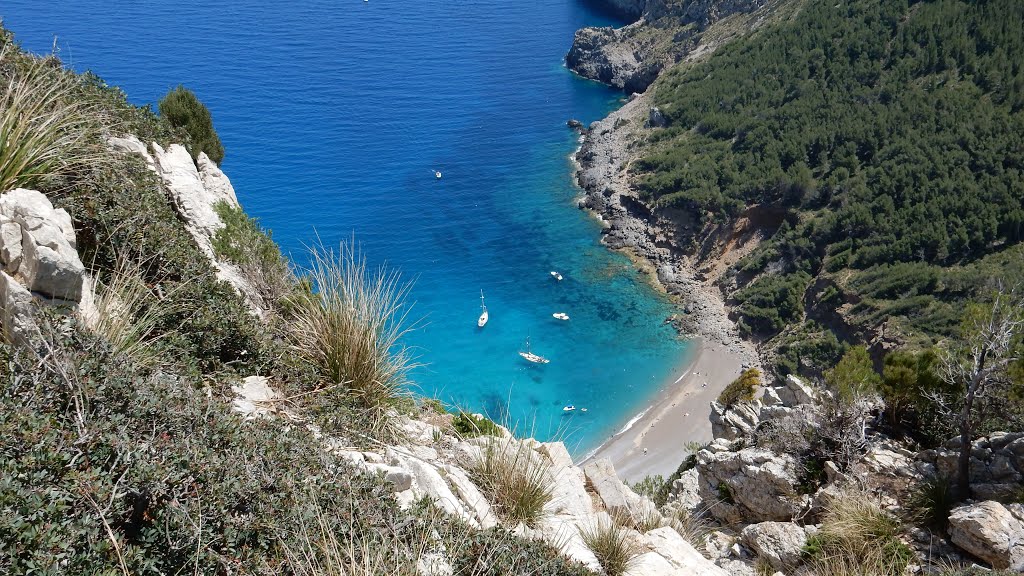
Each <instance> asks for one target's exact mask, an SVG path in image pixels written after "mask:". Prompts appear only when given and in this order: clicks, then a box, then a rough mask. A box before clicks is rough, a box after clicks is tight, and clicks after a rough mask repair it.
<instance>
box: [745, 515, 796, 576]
mask: <svg viewBox="0 0 1024 576" xmlns="http://www.w3.org/2000/svg"><path fill="white" fill-rule="evenodd" d="M740 537H741V538H742V539H743V543H744V544H746V545H747V546H748V547H750V548H751V549H753V550H754V551H756V552H757V554H758V556H760V557H761V558H763V559H765V560H767V561H768V563H769V564H771V565H772V568H775V569H776V570H783V571H787V570H790V569H792V568H795V567H796V566H797V565H798V564H800V555H801V553H802V552H803V547H804V544H806V543H807V533H806V532H804V530H803V528H801V527H800V526H797V525H796V524H793V523H792V522H761V523H759V524H751V525H749V526H747V527H746V528H744V529H743V532H741V533H740Z"/></svg>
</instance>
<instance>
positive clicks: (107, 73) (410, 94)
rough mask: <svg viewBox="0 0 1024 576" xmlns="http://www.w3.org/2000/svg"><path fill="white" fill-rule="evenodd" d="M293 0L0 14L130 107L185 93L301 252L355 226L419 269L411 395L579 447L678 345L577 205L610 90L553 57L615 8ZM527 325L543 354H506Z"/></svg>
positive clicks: (243, 182)
mask: <svg viewBox="0 0 1024 576" xmlns="http://www.w3.org/2000/svg"><path fill="white" fill-rule="evenodd" d="M293 4H298V3H290V2H271V1H269V0H244V1H240V2H235V3H232V7H231V8H225V7H218V6H217V5H216V4H215V3H208V2H199V1H197V0H179V1H176V2H173V3H167V2H161V1H156V0H142V1H137V2H130V3H129V2H102V1H100V0H82V1H77V2H57V1H52V0H31V1H29V0H13V1H12V0H7V1H5V2H4V3H3V6H0V17H3V19H4V23H5V25H6V26H7V27H8V28H10V29H12V30H13V31H14V32H15V34H16V37H17V38H18V39H19V40H20V41H21V42H22V44H23V46H25V47H26V48H28V49H30V50H32V51H36V52H48V51H49V50H50V48H51V46H53V44H54V36H55V35H56V37H57V42H56V45H57V46H58V48H59V50H60V53H59V55H60V57H61V58H62V59H63V60H64V62H65V63H67V64H69V65H71V66H73V67H74V68H76V69H78V70H85V69H91V70H93V71H94V72H96V73H97V74H99V75H100V76H101V77H103V78H104V79H105V80H107V82H108V83H110V84H114V85H117V86H120V87H122V88H123V89H124V90H125V91H126V92H127V93H128V95H129V97H130V98H131V100H132V101H133V102H136V103H139V104H143V103H153V102H155V101H156V100H158V99H159V97H160V96H161V95H163V94H164V93H165V92H166V91H167V90H168V89H169V88H171V87H173V86H174V85H176V84H178V83H183V84H185V85H186V86H188V87H190V88H192V89H193V90H194V91H195V92H196V93H197V94H198V95H199V97H200V99H202V100H203V101H204V102H205V103H206V104H207V105H208V106H209V108H210V109H211V111H212V112H213V117H214V121H215V124H216V128H217V130H218V132H219V134H220V136H221V139H222V140H223V143H224V146H225V148H226V150H227V155H226V157H225V160H224V163H223V168H224V170H225V172H226V173H227V174H228V176H229V177H230V178H231V179H232V182H233V183H234V185H235V188H236V190H237V192H238V196H239V199H240V200H241V202H242V204H243V206H244V207H245V208H246V210H247V211H248V212H249V213H250V214H252V215H254V216H256V217H258V218H260V220H261V222H262V223H263V225H264V226H266V227H268V228H270V229H272V230H273V235H274V238H275V240H277V241H278V242H279V243H280V244H281V245H282V246H283V248H284V249H285V251H286V252H289V253H290V254H291V255H292V257H293V259H294V260H295V261H297V262H299V263H301V262H302V261H303V259H304V257H303V247H304V246H305V245H308V244H309V243H311V242H313V241H314V240H315V235H316V234H319V237H320V238H321V239H322V240H323V241H324V242H325V243H326V244H335V243H337V242H338V241H339V240H341V239H344V238H348V237H349V236H350V235H352V234H355V236H356V237H357V238H358V239H359V240H361V242H362V244H363V249H364V251H365V253H366V255H367V256H368V258H369V260H370V261H371V262H372V263H375V264H381V263H385V262H386V263H387V264H388V265H389V266H394V267H398V268H400V269H401V271H402V272H403V274H404V275H405V276H406V277H407V278H409V279H415V282H416V283H415V287H414V289H413V291H412V297H413V299H414V300H415V301H416V305H415V308H414V310H413V316H415V317H423V322H422V325H423V327H422V328H421V329H419V330H417V331H415V332H414V333H413V334H412V335H411V336H410V337H409V338H408V343H409V344H410V345H412V346H414V347H415V348H416V351H417V355H418V356H419V359H420V361H422V362H424V363H425V364H426V366H424V367H423V368H421V369H418V370H417V371H416V372H415V373H414V378H415V380H416V383H417V386H418V387H419V388H420V390H421V391H422V392H424V393H427V394H432V395H437V396H438V397H440V398H442V399H443V400H446V401H449V402H453V403H457V404H458V405H460V406H464V407H466V408H469V409H472V410H478V411H482V412H486V413H487V414H489V415H491V416H492V417H495V418H499V419H505V420H508V421H510V422H512V423H513V424H514V425H516V426H517V427H518V429H519V430H520V431H524V432H530V433H532V434H534V435H536V436H538V437H540V438H548V437H551V436H553V435H561V436H562V437H564V438H565V439H566V441H567V444H569V445H570V448H571V449H572V450H573V451H574V453H576V454H577V455H581V454H583V453H585V452H586V451H588V450H590V449H592V448H594V447H596V446H597V445H598V444H599V443H600V442H602V441H603V440H605V439H606V438H607V437H609V436H610V435H611V434H612V433H614V432H615V431H616V430H617V429H618V428H620V427H621V426H622V425H623V424H624V423H625V422H626V421H627V420H628V419H629V418H630V417H631V416H632V415H633V414H635V413H636V412H639V411H640V410H642V409H643V408H644V407H646V405H647V404H648V403H649V402H650V400H651V398H652V396H653V395H654V394H655V393H656V392H657V390H658V388H659V387H660V386H662V385H664V383H665V380H666V379H667V378H668V377H669V375H670V373H671V371H672V369H673V367H675V366H677V365H678V364H679V363H680V361H681V357H682V355H683V354H685V349H686V344H685V342H682V341H680V340H678V339H677V338H676V337H675V335H674V331H673V330H672V329H671V327H669V326H667V325H665V324H664V322H663V321H664V319H665V317H666V316H668V315H669V314H671V313H672V307H671V305H670V304H669V303H668V302H666V301H665V300H664V299H663V298H662V297H661V296H659V295H658V294H657V293H656V292H655V291H654V290H652V289H650V288H649V287H648V286H647V285H646V284H645V283H644V282H643V280H642V278H640V277H639V276H638V275H637V273H636V271H635V270H634V269H633V267H632V266H631V264H630V263H629V262H628V261H627V260H626V259H625V258H623V257H621V256H620V255H617V254H613V253H611V252H609V251H608V250H606V249H605V248H603V247H602V246H601V245H600V244H599V233H600V226H599V225H598V223H597V222H596V221H594V220H593V219H592V218H591V217H589V216H588V215H587V214H586V213H584V212H581V211H579V210H577V209H576V207H575V201H574V197H575V196H576V194H577V191H576V189H575V188H574V186H573V182H572V178H571V165H570V161H569V158H568V156H569V154H570V153H571V152H572V151H573V149H574V148H575V146H576V138H575V134H574V133H572V132H571V131H569V130H568V129H567V128H566V126H565V121H566V120H567V119H569V118H578V119H581V120H583V121H584V122H590V121H593V120H596V119H599V118H601V117H602V116H604V115H605V114H607V112H608V111H610V110H611V109H613V108H614V107H615V106H617V105H618V104H619V97H620V95H619V94H617V93H614V92H612V91H611V90H609V89H607V88H605V87H602V86H600V85H598V84H595V83H592V82H588V81H584V80H580V79H578V78H576V77H574V76H573V75H572V74H571V73H570V72H569V71H567V70H566V69H565V68H564V66H563V63H562V57H563V55H564V53H565V52H566V50H567V49H568V47H569V45H570V44H571V42H572V36H573V31H574V30H575V29H576V28H578V27H580V26H584V25H595V24H608V23H610V22H609V21H608V20H606V19H605V17H603V16H602V15H600V14H597V13H595V12H593V11H592V10H591V9H590V8H588V7H587V6H586V5H585V3H583V2H581V1H580V0H547V1H543V2H542V1H526V2H523V1H515V2H514V1H511V0H505V1H494V2H480V1H474V0H468V1H463V2H450V1H448V2H442V1H440V0H416V1H412V0H401V1H387V0H369V1H368V2H364V1H362V0H341V1H333V2H324V1H317V2H307V3H303V4H302V6H301V7H296V6H295V5H293ZM435 170H438V171H441V172H442V176H443V177H442V178H441V179H436V178H435V177H434V171H435ZM551 270H557V271H559V272H561V273H562V274H563V276H564V280H563V281H561V282H556V281H555V280H554V279H553V278H552V277H551V276H550V275H549V271H551ZM481 289H482V290H483V291H484V293H485V294H486V297H487V305H488V309H489V310H490V322H489V323H488V324H487V326H486V327H485V328H484V329H483V330H478V329H477V327H476V320H477V316H478V315H479V313H480V307H479V304H480V299H479V293H480V290H481ZM553 312H566V313H567V314H569V315H570V318H571V319H570V320H569V321H568V322H561V321H559V320H556V319H554V318H552V316H551V314H552V313H553ZM528 336H529V337H530V338H531V341H532V347H533V351H534V352H536V353H538V354H542V355H544V356H546V357H548V358H550V360H551V362H550V364H547V365H544V366H537V365H533V364H529V363H527V362H525V361H524V360H522V359H521V358H520V357H519V356H518V355H517V353H516V352H517V351H518V350H520V349H521V348H522V345H523V342H524V340H525V339H526V338H527V337H528ZM566 404H574V405H576V406H577V407H586V408H588V411H587V412H586V413H582V412H580V411H577V412H576V413H574V414H571V415H565V414H563V411H562V407H563V406H564V405H566Z"/></svg>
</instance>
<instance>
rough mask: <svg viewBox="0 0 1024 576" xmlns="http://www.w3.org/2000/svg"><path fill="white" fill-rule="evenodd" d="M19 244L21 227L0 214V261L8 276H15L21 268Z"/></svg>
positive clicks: (20, 241)
mask: <svg viewBox="0 0 1024 576" xmlns="http://www.w3.org/2000/svg"><path fill="white" fill-rule="evenodd" d="M21 243H22V239H21V225H19V224H18V223H17V222H15V221H14V220H13V219H11V218H10V217H9V216H6V215H4V214H0V260H3V264H4V269H5V270H6V271H7V272H8V273H9V274H16V273H17V272H18V268H19V267H21Z"/></svg>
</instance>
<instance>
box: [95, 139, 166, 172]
mask: <svg viewBox="0 0 1024 576" xmlns="http://www.w3.org/2000/svg"><path fill="white" fill-rule="evenodd" d="M107 144H109V145H110V147H111V148H113V149H114V150H117V151H118V152H124V153H127V154H138V155H139V156H142V159H143V160H145V161H146V166H147V167H148V168H149V169H150V170H152V171H153V172H156V171H157V170H156V161H154V160H153V156H152V155H150V153H149V150H147V149H146V145H145V144H143V143H142V141H141V140H139V139H138V138H136V137H135V136H132V135H130V134H129V135H128V136H125V137H123V138H121V137H117V136H111V137H109V138H107Z"/></svg>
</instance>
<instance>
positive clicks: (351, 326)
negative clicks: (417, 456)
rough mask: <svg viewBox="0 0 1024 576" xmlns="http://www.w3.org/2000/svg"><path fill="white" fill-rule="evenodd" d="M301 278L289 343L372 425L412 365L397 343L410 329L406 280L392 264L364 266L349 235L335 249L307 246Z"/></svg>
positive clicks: (402, 393) (380, 420)
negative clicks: (304, 288)
mask: <svg viewBox="0 0 1024 576" xmlns="http://www.w3.org/2000/svg"><path fill="white" fill-rule="evenodd" d="M306 277H307V278H308V280H309V281H310V282H311V284H312V291H310V292H308V293H305V294H302V295H300V296H298V297H297V300H296V302H294V304H293V306H292V310H293V314H294V318H292V319H291V322H289V335H290V337H291V340H292V346H293V348H294V350H295V352H296V353H297V354H298V356H299V357H300V358H301V359H302V360H305V361H306V362H308V363H310V364H311V365H312V366H314V367H315V368H316V369H317V371H318V372H319V375H320V377H321V380H322V382H321V385H322V386H321V391H324V392H326V391H328V390H330V391H338V390H340V391H342V392H343V393H344V394H346V395H348V396H350V397H351V398H353V399H355V400H356V401H357V402H358V404H359V405H361V406H362V407H363V408H366V409H368V410H369V413H370V414H369V415H370V417H371V418H373V420H374V425H373V429H374V430H378V426H377V424H381V425H383V424H384V423H385V422H386V418H385V413H386V411H387V408H389V407H390V406H392V405H393V404H395V403H396V402H397V401H398V400H399V399H401V398H404V397H406V396H407V395H408V391H407V389H406V386H407V384H408V373H409V371H410V370H411V369H412V368H413V367H414V366H416V364H415V363H414V361H413V358H412V355H411V353H410V351H409V350H408V348H406V347H405V346H404V345H402V344H401V343H400V340H401V338H402V337H403V336H404V335H405V334H407V333H408V332H409V331H410V330H411V329H412V325H411V324H410V323H409V321H408V315H409V312H410V309H411V304H408V303H407V300H406V298H407V296H408V294H409V289H410V288H411V284H409V283H404V282H402V280H401V277H400V274H399V273H398V272H397V271H393V270H391V271H389V270H386V269H385V268H384V267H381V268H379V269H377V270H376V271H372V270H370V269H368V268H367V265H366V258H365V257H364V256H362V254H360V252H359V250H358V248H357V247H356V246H355V244H354V242H352V241H350V242H342V243H341V245H340V248H339V250H338V252H337V253H335V252H334V250H331V249H326V248H324V247H323V246H322V245H321V246H314V247H313V248H312V249H311V250H310V265H309V269H308V270H307V271H306ZM381 430H382V431H383V429H381Z"/></svg>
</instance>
